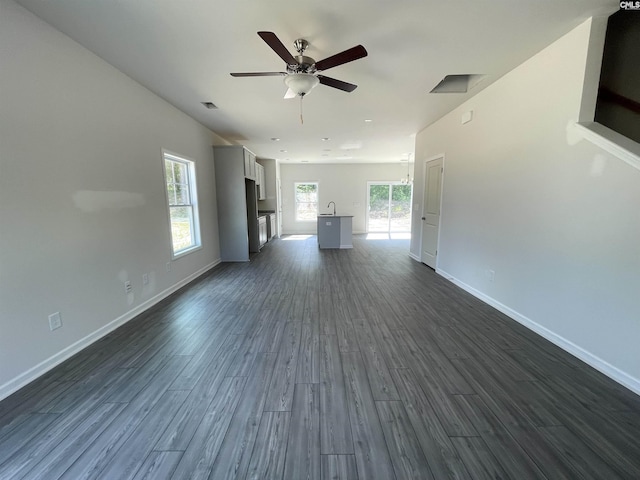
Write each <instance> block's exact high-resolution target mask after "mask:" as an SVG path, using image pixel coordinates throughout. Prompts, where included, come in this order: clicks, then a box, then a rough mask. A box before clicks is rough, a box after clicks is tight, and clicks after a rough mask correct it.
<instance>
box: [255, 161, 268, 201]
mask: <svg viewBox="0 0 640 480" xmlns="http://www.w3.org/2000/svg"><path fill="white" fill-rule="evenodd" d="M256 185H257V186H258V200H265V199H266V198H267V182H266V181H265V179H264V167H263V166H262V165H260V164H259V163H257V162H256Z"/></svg>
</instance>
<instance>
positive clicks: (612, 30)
mask: <svg viewBox="0 0 640 480" xmlns="http://www.w3.org/2000/svg"><path fill="white" fill-rule="evenodd" d="M636 13H637V12H630V11H625V10H619V11H618V12H617V13H614V14H613V15H611V17H609V21H608V25H607V34H606V37H605V41H604V53H603V56H602V70H601V74H600V87H599V89H598V99H597V103H596V114H595V121H596V122H598V123H601V124H602V125H604V126H606V127H608V128H610V129H611V130H614V131H616V132H618V133H620V134H622V135H624V136H625V137H627V138H630V139H631V140H633V141H634V142H638V143H640V121H638V120H639V119H640V87H639V85H640V68H638V54H637V52H638V50H637V48H638V42H639V41H640V16H638V15H637V14H636Z"/></svg>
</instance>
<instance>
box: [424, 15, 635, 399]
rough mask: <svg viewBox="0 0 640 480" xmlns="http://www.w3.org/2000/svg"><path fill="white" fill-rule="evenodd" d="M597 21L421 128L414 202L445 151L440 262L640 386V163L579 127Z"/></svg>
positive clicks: (443, 269) (492, 299)
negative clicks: (469, 116) (427, 171)
mask: <svg viewBox="0 0 640 480" xmlns="http://www.w3.org/2000/svg"><path fill="white" fill-rule="evenodd" d="M590 27H591V22H590V21H588V22H586V23H584V24H583V25H581V26H579V27H578V28H576V29H575V30H573V31H572V32H570V33H568V34H567V35H566V36H564V37H563V38H561V39H559V40H558V41H557V42H555V43H554V44H552V45H550V46H549V47H548V48H546V49H545V50H543V51H542V52H540V53H539V54H538V55H536V56H534V57H533V58H531V59H530V60H528V61H527V62H525V63H524V64H523V65H521V66H519V67H518V68H516V69H515V70H514V71H512V72H511V73H509V74H507V75H506V76H505V77H503V78H501V79H500V80H498V81H497V82H495V84H493V85H491V86H490V87H488V88H487V89H485V90H483V91H482V92H481V93H479V94H478V95H476V96H475V97H473V98H472V99H470V100H469V101H468V102H466V103H465V104H463V105H462V106H461V107H460V108H458V109H456V110H455V111H453V112H451V113H450V114H448V115H447V116H445V117H444V118H442V119H441V120H439V121H437V122H436V123H434V124H433V125H431V126H429V127H427V128H426V129H425V130H423V131H422V132H420V133H419V135H418V136H417V138H416V158H417V159H418V162H417V164H416V175H415V179H416V182H415V187H414V202H416V201H417V202H418V203H419V204H420V205H421V204H422V193H423V166H424V164H423V162H424V160H425V159H427V158H430V157H432V156H434V155H437V154H441V153H444V155H445V164H444V186H443V203H442V217H441V222H442V223H441V238H440V244H439V258H438V271H439V272H440V273H441V274H443V275H445V276H450V277H452V279H453V280H454V281H455V282H456V283H458V284H459V285H461V286H463V287H464V288H466V289H467V290H469V291H471V292H473V293H474V294H476V295H478V296H479V297H481V298H484V299H485V300H487V301H488V302H489V303H492V304H494V305H496V306H498V307H499V308H501V309H502V310H503V311H505V312H507V313H508V314H510V315H511V316H512V317H514V318H516V319H518V320H519V321H521V322H523V323H525V324H527V325H529V326H530V327H531V328H533V329H535V330H537V331H539V332H541V333H543V334H544V335H546V336H547V337H548V338H550V339H552V340H553V341H554V342H556V343H558V344H560V345H561V346H563V347H564V348H566V349H568V350H569V351H571V352H573V353H574V354H576V355H578V356H580V357H581V358H583V359H585V360H587V361H588V362H589V363H591V364H592V365H594V366H596V367H597V368H599V369H600V370H602V371H604V372H605V373H607V374H609V375H610V376H612V377H614V378H615V379H617V380H618V381H620V382H621V383H623V384H625V385H627V386H629V387H630V388H632V389H633V390H635V391H636V392H638V393H640V349H639V348H638V341H639V339H640V295H639V294H638V292H640V274H639V272H640V241H639V239H640V213H638V212H639V209H638V205H640V171H638V170H637V169H634V168H633V167H631V166H630V165H629V164H627V163H624V162H622V161H621V160H619V159H617V158H615V157H613V156H612V155H610V154H608V153H606V152H605V151H603V150H601V149H600V148H598V147H596V146H595V145H593V144H591V143H588V142H587V141H586V140H583V139H581V138H580V137H577V136H575V135H574V133H573V131H572V128H571V126H572V125H573V124H574V122H575V121H577V120H578V113H579V110H580V100H581V95H582V88H583V77H584V75H585V63H586V58H587V46H588V44H589V36H590ZM468 110H473V113H474V118H473V121H472V122H471V123H468V124H465V125H461V122H460V118H461V115H462V113H463V112H466V111H468ZM413 228H414V232H417V234H414V236H413V241H412V246H411V251H412V254H414V255H416V256H419V252H420V233H419V232H420V212H419V211H417V212H414V216H413ZM488 270H494V271H495V280H494V281H493V282H491V281H490V279H489V276H488V275H487V271H488Z"/></svg>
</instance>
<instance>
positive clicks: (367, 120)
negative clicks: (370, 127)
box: [364, 118, 373, 123]
mask: <svg viewBox="0 0 640 480" xmlns="http://www.w3.org/2000/svg"><path fill="white" fill-rule="evenodd" d="M371 122H373V120H371V119H370V118H367V119H366V120H365V121H364V123H371Z"/></svg>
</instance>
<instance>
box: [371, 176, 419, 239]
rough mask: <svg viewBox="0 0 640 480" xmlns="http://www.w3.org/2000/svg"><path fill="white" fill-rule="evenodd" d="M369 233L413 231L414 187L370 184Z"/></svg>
mask: <svg viewBox="0 0 640 480" xmlns="http://www.w3.org/2000/svg"><path fill="white" fill-rule="evenodd" d="M368 187H369V195H368V212H369V213H368V216H367V231H368V232H371V233H378V232H385V233H402V232H410V231H411V194H412V185H405V184H402V183H400V182H369V183H368Z"/></svg>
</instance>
